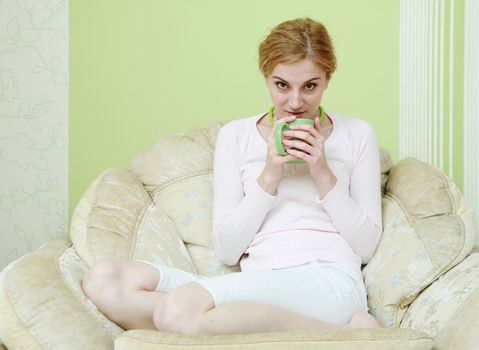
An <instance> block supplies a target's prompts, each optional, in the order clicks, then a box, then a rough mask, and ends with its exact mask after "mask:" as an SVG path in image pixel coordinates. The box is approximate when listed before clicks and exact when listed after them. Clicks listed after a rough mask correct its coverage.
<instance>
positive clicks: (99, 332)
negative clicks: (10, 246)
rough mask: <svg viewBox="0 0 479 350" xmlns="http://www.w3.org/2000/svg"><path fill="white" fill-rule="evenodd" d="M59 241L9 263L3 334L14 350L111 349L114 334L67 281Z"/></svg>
mask: <svg viewBox="0 0 479 350" xmlns="http://www.w3.org/2000/svg"><path fill="white" fill-rule="evenodd" d="M70 246H71V242H70V240H69V239H68V238H67V237H63V238H58V239H55V240H53V241H51V242H49V243H48V244H46V245H44V246H42V247H41V248H39V249H38V250H37V251H35V252H33V253H30V254H29V255H27V256H24V257H22V258H21V259H19V260H17V261H16V262H14V263H12V264H10V265H8V266H7V267H6V268H5V269H4V270H3V271H2V274H1V280H0V337H1V338H2V341H3V343H4V344H5V345H6V346H7V347H8V348H10V349H71V350H76V349H78V350H80V349H82V350H83V349H111V348H112V338H111V337H110V336H109V335H108V333H107V332H106V330H105V328H104V327H103V326H102V324H101V323H97V320H96V319H95V318H92V317H91V315H90V314H89V313H88V312H86V311H85V308H84V305H83V304H82V303H81V301H80V300H79V299H78V298H77V297H76V296H75V294H74V293H72V291H71V290H70V288H69V287H68V284H66V283H65V280H64V278H63V275H62V273H61V270H60V268H59V265H58V263H59V258H60V256H61V255H62V254H63V252H64V251H65V249H67V248H69V247H70Z"/></svg>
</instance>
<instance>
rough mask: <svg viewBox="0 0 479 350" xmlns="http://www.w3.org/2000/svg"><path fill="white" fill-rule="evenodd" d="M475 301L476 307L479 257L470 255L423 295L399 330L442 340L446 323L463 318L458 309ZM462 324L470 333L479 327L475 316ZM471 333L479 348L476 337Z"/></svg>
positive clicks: (478, 283)
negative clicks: (420, 331)
mask: <svg viewBox="0 0 479 350" xmlns="http://www.w3.org/2000/svg"><path fill="white" fill-rule="evenodd" d="M474 300H475V304H476V305H477V304H479V253H475V254H471V255H469V256H468V257H467V258H466V259H464V260H463V261H462V262H461V263H460V264H458V265H457V266H455V267H454V268H452V269H451V270H449V271H448V272H446V273H445V274H444V275H442V276H441V277H440V278H439V279H438V280H437V281H436V282H434V283H433V284H432V285H431V286H429V287H428V288H427V289H426V290H425V291H424V292H422V293H421V295H419V296H418V297H417V299H416V300H415V301H414V302H413V303H412V304H411V306H410V307H409V308H408V310H407V312H406V314H405V315H404V319H403V320H402V322H401V327H403V328H414V329H420V330H422V331H425V332H427V333H428V334H429V335H430V336H431V337H438V336H441V333H443V331H444V330H445V329H446V328H447V327H446V326H447V324H448V322H449V320H451V319H453V318H454V316H455V315H458V316H460V315H464V312H463V311H462V310H461V309H462V308H463V306H464V305H466V303H471V302H473V301H474ZM475 310H476V314H477V308H475ZM478 316H479V315H478ZM459 318H460V319H461V317H459ZM473 320H475V322H473ZM461 322H462V323H463V324H467V325H469V327H468V328H469V329H471V328H476V329H477V328H478V326H479V324H478V317H477V316H476V317H475V318H473V319H470V318H469V319H468V318H467V317H464V318H463V319H462V320H461ZM469 333H470V332H469ZM473 333H474V334H475V339H476V344H479V333H478V332H473ZM444 348H445V349H447V348H448V347H444Z"/></svg>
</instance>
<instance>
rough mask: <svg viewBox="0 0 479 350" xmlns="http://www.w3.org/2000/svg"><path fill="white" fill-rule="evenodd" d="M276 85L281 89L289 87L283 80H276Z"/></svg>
mask: <svg viewBox="0 0 479 350" xmlns="http://www.w3.org/2000/svg"><path fill="white" fill-rule="evenodd" d="M276 86H277V87H278V88H279V89H281V90H284V89H286V88H287V87H288V85H287V84H286V83H283V82H282V81H278V82H276Z"/></svg>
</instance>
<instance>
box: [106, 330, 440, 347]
mask: <svg viewBox="0 0 479 350" xmlns="http://www.w3.org/2000/svg"><path fill="white" fill-rule="evenodd" d="M432 346H433V342H432V340H431V338H429V337H428V336H427V335H426V334H424V333H423V332H419V331H416V330H412V329H384V328H383V329H355V330H338V331H336V330H335V331H322V332H315V331H295V332H287V333H257V334H231V335H219V336H182V335H176V334H170V333H162V332H153V331H147V330H133V331H128V332H125V333H123V334H121V335H120V336H118V337H117V338H116V339H115V350H132V349H135V350H153V349H154V350H173V349H182V348H185V349H218V350H226V349H258V350H259V349H261V350H263V349H274V350H290V349H302V350H306V349H314V350H321V349H324V350H326V349H327V350H349V349H355V350H383V349H390V350H396V349H397V350H427V349H432Z"/></svg>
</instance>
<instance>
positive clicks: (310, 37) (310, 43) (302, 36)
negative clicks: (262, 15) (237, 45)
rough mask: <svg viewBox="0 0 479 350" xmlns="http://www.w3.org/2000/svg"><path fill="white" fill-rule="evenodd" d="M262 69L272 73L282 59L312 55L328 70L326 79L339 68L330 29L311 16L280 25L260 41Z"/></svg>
mask: <svg viewBox="0 0 479 350" xmlns="http://www.w3.org/2000/svg"><path fill="white" fill-rule="evenodd" d="M258 53H259V70H260V71H261V73H262V74H263V76H265V77H267V76H269V75H270V74H271V72H272V71H273V69H274V67H275V66H276V65H277V64H279V63H295V62H298V61H301V60H302V59H304V58H310V59H311V60H312V61H313V62H314V63H316V64H317V65H318V66H319V67H320V68H321V69H323V70H324V71H325V72H326V79H328V80H329V79H331V75H332V74H333V72H334V71H335V70H336V56H335V54H334V47H333V43H332V42H331V38H330V37H329V34H328V31H327V30H326V28H325V27H324V25H322V24H321V23H319V22H316V21H314V20H312V19H311V18H297V19H294V20H290V21H285V22H283V23H280V24H279V25H277V26H276V27H275V28H273V30H271V33H269V35H268V36H267V37H266V38H265V39H264V40H263V41H262V42H261V43H260V45H259V48H258Z"/></svg>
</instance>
